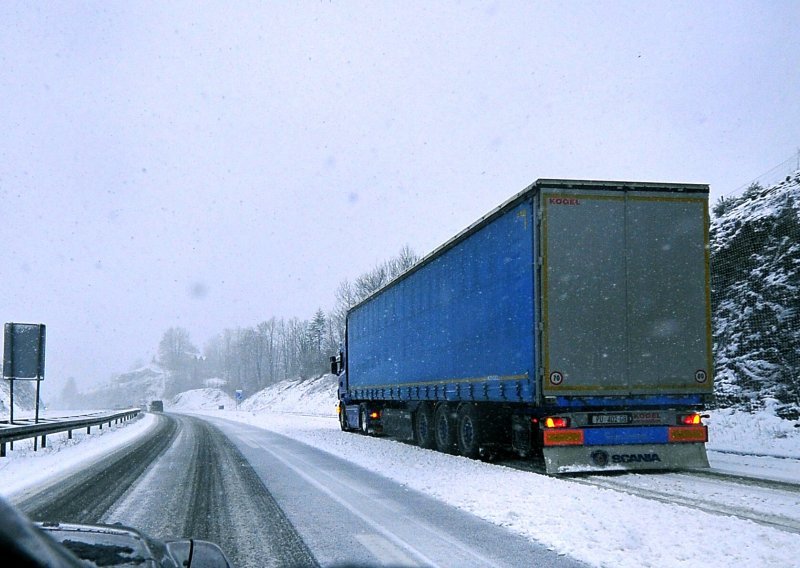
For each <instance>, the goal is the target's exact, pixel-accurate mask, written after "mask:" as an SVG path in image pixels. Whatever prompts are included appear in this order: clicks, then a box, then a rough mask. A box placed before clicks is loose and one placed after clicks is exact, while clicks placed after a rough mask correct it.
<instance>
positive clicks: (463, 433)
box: [456, 404, 485, 459]
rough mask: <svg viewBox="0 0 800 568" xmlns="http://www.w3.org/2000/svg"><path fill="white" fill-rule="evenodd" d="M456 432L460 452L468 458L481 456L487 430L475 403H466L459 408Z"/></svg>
mask: <svg viewBox="0 0 800 568" xmlns="http://www.w3.org/2000/svg"><path fill="white" fill-rule="evenodd" d="M456 433H457V436H456V437H457V438H458V451H459V453H460V454H461V455H462V456H464V457H466V458H472V459H477V458H479V457H480V452H481V442H482V441H483V436H484V435H485V432H484V427H483V425H482V423H481V419H480V417H479V416H478V411H477V409H476V408H475V406H474V405H472V404H465V405H463V406H461V408H459V409H458V427H457V428H456Z"/></svg>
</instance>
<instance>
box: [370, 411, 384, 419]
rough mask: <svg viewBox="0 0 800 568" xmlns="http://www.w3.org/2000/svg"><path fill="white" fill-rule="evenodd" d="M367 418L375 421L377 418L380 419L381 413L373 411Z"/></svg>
mask: <svg viewBox="0 0 800 568" xmlns="http://www.w3.org/2000/svg"><path fill="white" fill-rule="evenodd" d="M369 417H370V418H372V419H373V420H377V419H378V418H380V417H381V413H380V412H378V411H377V410H374V411H373V412H371V413H370V415H369Z"/></svg>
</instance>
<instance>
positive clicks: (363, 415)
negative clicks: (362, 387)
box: [358, 403, 369, 435]
mask: <svg viewBox="0 0 800 568" xmlns="http://www.w3.org/2000/svg"><path fill="white" fill-rule="evenodd" d="M358 429H359V430H361V433H362V434H364V435H367V434H369V412H367V405H366V404H364V403H362V404H361V405H360V406H359V407H358Z"/></svg>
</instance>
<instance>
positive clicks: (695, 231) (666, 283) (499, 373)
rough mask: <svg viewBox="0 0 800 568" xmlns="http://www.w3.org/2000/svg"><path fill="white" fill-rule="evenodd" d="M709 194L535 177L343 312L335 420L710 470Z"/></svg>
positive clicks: (488, 448) (632, 464) (418, 436)
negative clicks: (707, 412) (706, 421)
mask: <svg viewBox="0 0 800 568" xmlns="http://www.w3.org/2000/svg"><path fill="white" fill-rule="evenodd" d="M708 191H709V188H708V186H707V185H703V184H685V183H653V182H626V181H589V180H568V179H539V180H537V181H536V182H534V183H533V184H531V185H530V186H528V187H527V188H525V189H524V190H523V191H521V192H520V193H518V194H517V195H515V196H513V197H512V198H510V199H509V200H508V201H506V202H505V203H503V204H502V205H500V206H499V207H497V208H496V209H494V210H493V211H491V212H489V213H488V214H486V215H485V216H483V217H482V218H480V219H479V220H478V221H476V222H475V223H473V224H472V225H470V226H469V227H467V228H466V229H464V230H463V231H462V232H460V233H459V234H457V235H456V236H455V237H453V238H452V239H450V240H449V241H447V242H446V243H444V244H443V245H441V246H440V247H438V248H437V249H436V250H434V251H433V252H431V253H430V254H428V255H426V256H425V257H423V258H422V259H421V260H420V261H419V262H417V263H416V264H415V265H414V266H413V267H411V268H410V269H409V270H407V271H406V272H405V273H403V274H402V275H400V276H399V277H397V278H396V279H394V280H393V281H392V282H390V283H388V284H387V285H385V286H384V287H382V288H381V289H379V290H377V291H376V292H374V293H373V294H372V295H370V296H369V297H367V298H365V299H364V300H363V301H361V302H359V303H358V304H356V305H354V306H353V307H352V308H351V309H350V310H349V311H348V313H347V317H346V328H345V341H344V343H343V346H342V348H341V349H340V351H339V353H338V355H336V356H334V357H331V371H332V372H334V373H335V374H337V375H338V379H339V381H338V398H339V405H338V408H339V423H340V426H341V428H342V430H345V431H355V432H360V433H362V434H369V435H378V434H383V435H389V436H393V437H396V438H399V439H402V440H408V441H412V442H413V443H416V444H418V445H419V446H421V447H423V448H429V449H437V450H439V451H442V452H448V453H453V454H460V455H463V456H466V457H470V458H491V457H493V456H497V455H501V454H502V453H504V452H509V451H511V452H515V453H516V454H518V455H519V456H522V457H529V458H531V459H536V460H539V461H540V462H542V463H543V465H544V468H545V469H546V472H547V473H550V474H560V473H574V472H584V471H606V470H648V469H662V470H663V469H684V468H699V467H708V458H707V456H706V449H705V443H706V442H707V441H708V430H707V427H706V425H705V424H704V423H703V418H704V415H703V414H702V412H703V410H704V408H705V405H706V404H707V403H708V401H709V397H711V396H712V394H713V376H712V372H713V364H712V351H711V350H712V341H711V300H710V275H709V247H708V227H709V214H708Z"/></svg>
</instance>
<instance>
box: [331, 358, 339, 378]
mask: <svg viewBox="0 0 800 568" xmlns="http://www.w3.org/2000/svg"><path fill="white" fill-rule="evenodd" d="M338 367H339V365H337V364H336V357H334V356H332V355H331V375H336V374H337V371H338V370H339V369H338Z"/></svg>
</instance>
